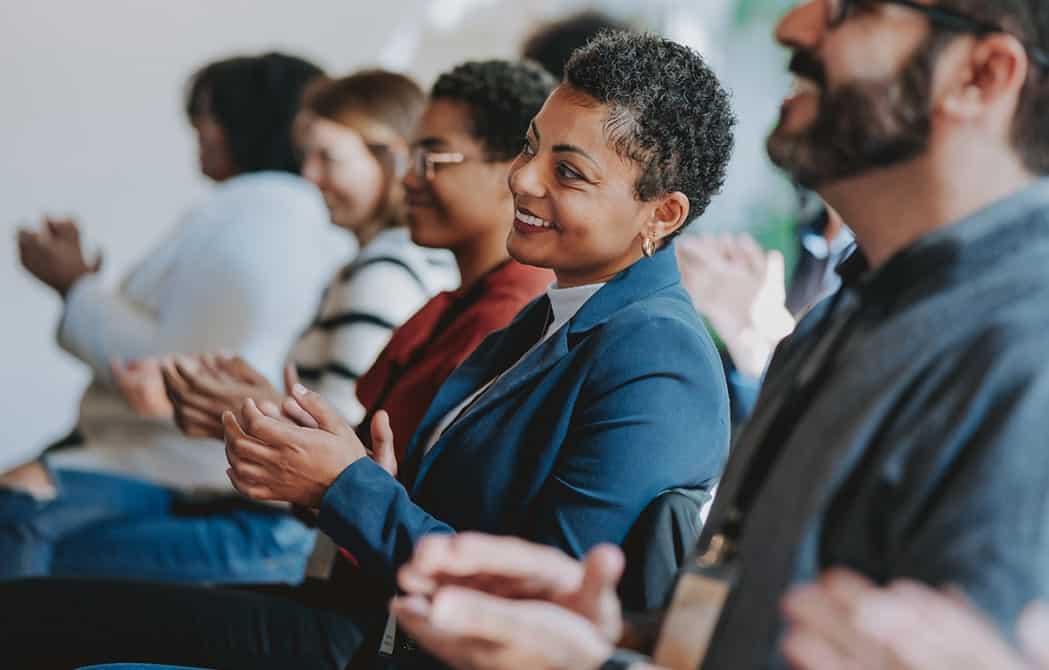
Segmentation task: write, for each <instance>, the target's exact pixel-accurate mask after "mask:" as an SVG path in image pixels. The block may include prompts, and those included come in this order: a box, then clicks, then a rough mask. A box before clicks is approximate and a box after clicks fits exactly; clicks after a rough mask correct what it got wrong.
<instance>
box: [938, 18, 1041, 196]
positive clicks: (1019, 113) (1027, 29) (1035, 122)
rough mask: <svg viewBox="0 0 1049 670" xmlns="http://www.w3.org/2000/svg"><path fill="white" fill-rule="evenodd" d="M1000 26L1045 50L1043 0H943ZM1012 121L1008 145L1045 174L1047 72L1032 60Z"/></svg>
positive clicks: (1027, 162)
mask: <svg viewBox="0 0 1049 670" xmlns="http://www.w3.org/2000/svg"><path fill="white" fill-rule="evenodd" d="M942 4H944V6H947V7H949V8H951V9H954V10H957V11H959V12H962V13H964V14H965V15H966V16H971V17H973V18H975V19H980V20H982V21H984V22H986V23H990V24H993V25H997V26H1001V27H1002V28H1003V29H1004V30H1007V31H1009V32H1010V33H1012V34H1013V35H1015V36H1017V37H1018V38H1020V40H1021V41H1023V42H1024V43H1025V44H1027V45H1029V46H1037V47H1041V48H1042V49H1049V3H1047V2H1045V0H994V1H993V2H987V0H947V1H946V2H944V3H942ZM1029 60H1030V67H1029V70H1028V73H1027V82H1026V83H1025V84H1024V87H1023V91H1022V92H1021V93H1020V102H1019V105H1018V106H1017V109H1016V116H1015V117H1014V118H1013V128H1012V141H1013V148H1014V149H1015V150H1016V152H1017V154H1018V155H1019V156H1020V159H1021V160H1022V161H1023V164H1024V167H1026V168H1027V169H1028V170H1030V171H1031V172H1033V173H1035V174H1039V175H1044V174H1049V123H1047V122H1046V119H1049V68H1047V67H1046V66H1044V65H1039V64H1038V63H1037V62H1035V61H1034V60H1033V59H1029Z"/></svg>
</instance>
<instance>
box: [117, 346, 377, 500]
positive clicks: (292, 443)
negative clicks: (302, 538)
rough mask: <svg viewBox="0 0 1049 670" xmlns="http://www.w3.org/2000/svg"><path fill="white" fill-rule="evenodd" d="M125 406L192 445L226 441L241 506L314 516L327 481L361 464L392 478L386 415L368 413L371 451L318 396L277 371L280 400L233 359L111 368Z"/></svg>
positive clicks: (289, 371)
mask: <svg viewBox="0 0 1049 670" xmlns="http://www.w3.org/2000/svg"><path fill="white" fill-rule="evenodd" d="M111 369H112V373H113V378H114V381H115V383H116V385H117V387H118V388H119V389H120V391H121V392H122V393H123V395H124V397H125V399H126V400H127V402H128V404H129V405H130V406H131V407H132V408H133V409H135V411H136V412H137V413H138V414H140V415H142V416H147V417H154V418H162V417H173V418H174V420H175V423H176V424H177V425H178V427H179V429H180V430H181V431H182V432H183V433H184V434H186V435H187V436H189V437H211V438H216V439H223V440H225V444H226V458H227V460H228V461H229V464H230V467H229V469H228V470H227V475H228V476H229V478H230V481H231V482H232V483H233V486H234V487H235V488H236V489H237V490H238V491H239V492H240V493H241V494H243V495H245V496H247V497H248V498H251V499H254V500H260V501H282V502H289V503H292V504H295V505H300V506H303V507H309V508H316V507H318V506H319V505H320V501H321V499H322V498H323V496H324V493H325V492H326V491H327V490H328V487H329V486H331V483H332V482H333V481H335V479H336V478H337V477H338V476H339V474H340V473H342V471H343V470H344V469H346V468H347V467H348V466H349V465H351V464H352V463H354V462H355V461H357V460H358V459H360V458H365V457H370V458H373V459H374V460H375V461H376V462H377V463H378V464H379V465H380V466H381V467H382V468H383V469H384V470H386V471H387V472H388V473H390V475H391V476H396V475H397V458H396V455H395V452H394V439H393V433H392V430H391V428H390V419H389V415H388V414H387V413H386V412H385V411H380V412H377V413H376V414H375V416H374V417H373V419H372V423H371V437H372V450H371V451H368V450H367V449H366V448H365V446H364V444H363V443H362V442H361V440H360V439H359V438H358V437H357V433H356V432H355V431H354V429H353V428H352V427H351V426H350V425H349V424H348V423H347V422H346V421H345V419H343V418H342V416H341V415H340V414H339V412H338V411H337V410H336V409H335V408H333V407H332V406H331V405H330V404H329V403H328V402H327V401H326V400H325V399H324V398H323V397H321V395H320V394H318V393H316V392H313V391H309V390H307V389H306V388H305V387H304V386H302V384H301V383H299V378H298V375H297V374H296V372H295V368H294V366H293V365H288V366H287V367H286V368H285V371H284V382H285V385H286V388H287V389H288V391H289V393H290V394H291V396H290V397H285V396H284V395H283V394H281V393H280V392H279V391H277V389H275V388H274V387H273V385H272V384H270V382H269V381H268V380H267V379H266V377H265V376H263V375H262V374H261V373H259V372H258V371H257V370H255V369H254V368H252V367H251V365H250V364H248V363H247V362H246V361H244V360H243V359H242V358H240V357H238V356H225V355H211V354H206V355H198V356H179V355H176V356H170V357H166V358H164V359H144V360H141V361H135V362H131V363H123V362H120V361H114V362H112V364H111Z"/></svg>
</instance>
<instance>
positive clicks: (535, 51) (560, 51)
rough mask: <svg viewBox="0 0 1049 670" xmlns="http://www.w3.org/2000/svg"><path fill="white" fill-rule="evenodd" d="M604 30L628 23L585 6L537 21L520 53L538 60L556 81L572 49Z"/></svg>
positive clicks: (622, 26)
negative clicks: (537, 25) (577, 11)
mask: <svg viewBox="0 0 1049 670" xmlns="http://www.w3.org/2000/svg"><path fill="white" fill-rule="evenodd" d="M606 30H630V27H629V26H628V25H627V24H625V23H623V22H622V21H618V20H616V19H614V18H612V17H611V16H608V15H607V14H603V13H601V12H598V11H595V10H592V9H591V10H586V11H583V12H580V13H578V14H573V15H571V16H568V17H566V18H563V19H560V20H558V21H553V22H551V23H547V24H544V25H541V26H540V27H539V28H537V29H536V31H535V32H533V33H532V34H531V35H529V36H528V38H527V39H526V40H525V43H524V46H523V47H522V48H521V55H522V56H524V57H525V58H527V59H529V60H534V61H535V62H537V63H539V64H540V65H542V66H543V67H544V68H546V71H547V72H549V73H550V74H552V75H554V76H555V77H557V79H558V81H560V80H561V79H563V78H564V76H565V63H567V62H568V59H569V58H570V57H571V56H572V52H573V51H575V50H576V49H578V48H579V47H581V46H583V45H584V44H586V43H587V42H589V41H590V40H592V39H594V38H595V37H597V36H598V35H600V34H601V33H603V32H605V31H606Z"/></svg>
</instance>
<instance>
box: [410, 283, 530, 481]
mask: <svg viewBox="0 0 1049 670" xmlns="http://www.w3.org/2000/svg"><path fill="white" fill-rule="evenodd" d="M549 305H550V303H549V300H548V299H547V298H546V296H545V295H544V296H541V297H540V298H538V299H536V300H534V301H533V302H532V303H531V304H529V305H528V306H527V307H525V308H524V309H523V310H521V313H520V314H518V315H517V316H516V317H515V318H514V320H513V321H512V322H511V323H510V325H509V326H507V327H506V328H505V329H504V330H501V331H498V332H496V333H493V334H492V335H490V336H489V338H488V339H486V340H485V341H484V342H482V343H481V345H480V346H479V347H478V348H477V349H476V350H475V351H474V353H473V354H471V355H470V356H469V357H467V359H466V360H465V361H463V363H462V365H460V366H459V367H458V368H456V370H455V371H454V372H452V374H451V375H450V376H449V377H448V379H447V380H446V381H445V382H444V384H442V385H441V388H440V390H439V391H438V392H437V395H436V396H435V397H434V399H433V402H431V403H430V407H429V409H427V410H426V415H425V416H424V417H423V420H422V421H421V422H420V423H419V427H418V428H417V429H416V431H415V435H413V436H412V442H411V444H410V445H409V446H408V450H407V451H406V452H405V458H404V461H405V462H404V464H403V472H404V479H403V481H404V483H405V484H406V485H409V486H410V485H411V483H412V482H413V481H414V480H415V479H416V478H417V474H416V473H415V472H413V470H414V468H416V467H418V466H420V464H421V461H422V460H423V458H424V456H425V454H423V453H422V450H423V449H424V448H425V446H426V444H427V443H428V442H429V441H430V437H431V436H432V434H433V431H434V429H436V428H437V425H438V424H439V423H440V422H441V420H442V419H444V417H445V416H447V415H448V413H449V412H451V411H452V410H454V409H455V408H456V407H458V406H459V405H460V404H461V403H462V402H463V401H464V400H466V398H468V397H469V396H470V394H471V393H473V392H474V391H476V390H477V389H479V388H481V387H482V386H484V385H485V384H487V383H488V382H489V381H490V380H492V379H493V378H495V377H496V375H498V374H500V373H501V372H503V371H504V370H506V369H507V368H508V367H510V366H511V365H513V364H514V362H515V361H517V360H518V359H520V358H521V356H522V355H523V354H524V353H525V352H526V351H528V348H529V347H531V346H532V345H533V344H535V341H536V339H537V338H538V336H539V330H540V329H541V328H542V325H543V323H544V322H545V319H546V315H547V313H548V311H549V309H550V307H549ZM435 446H436V445H435ZM431 453H432V450H431Z"/></svg>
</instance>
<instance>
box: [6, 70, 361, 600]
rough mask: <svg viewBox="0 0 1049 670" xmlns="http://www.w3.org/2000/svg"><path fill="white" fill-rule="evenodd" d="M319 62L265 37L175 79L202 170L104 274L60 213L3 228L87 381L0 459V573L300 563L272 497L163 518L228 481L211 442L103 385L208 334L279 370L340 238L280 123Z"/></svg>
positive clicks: (253, 574) (245, 574)
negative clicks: (128, 265)
mask: <svg viewBox="0 0 1049 670" xmlns="http://www.w3.org/2000/svg"><path fill="white" fill-rule="evenodd" d="M320 74H321V71H320V70H319V69H318V68H317V67H316V66H315V65H313V64H311V63H309V62H307V61H304V60H302V59H300V58H296V57H293V56H288V55H284V54H280V53H269V54H265V55H262V56H246V57H237V58H231V59H228V60H223V61H218V62H215V63H211V64H209V65H207V66H205V67H204V68H202V69H201V70H199V71H198V72H197V73H196V74H195V75H194V76H193V77H192V79H191V80H190V82H189V86H188V93H187V98H186V113H187V116H188V117H189V120H190V122H191V123H192V125H193V127H194V129H195V131H196V134H197V139H198V144H199V157H200V169H201V172H202V173H203V174H204V175H205V176H207V177H208V178H209V179H211V180H213V181H214V182H216V183H217V184H218V185H217V187H216V188H215V189H214V192H213V193H212V194H210V196H208V198H207V199H206V200H205V201H204V202H203V203H201V204H199V205H197V206H196V207H194V208H192V209H191V210H189V212H188V213H187V214H186V215H185V217H184V218H183V219H182V220H181V221H180V223H179V225H178V226H177V227H176V228H175V230H174V231H173V232H172V233H171V234H170V235H169V236H168V237H167V238H166V239H165V240H164V241H163V242H162V243H161V244H160V245H159V246H158V247H157V248H156V249H155V250H154V251H153V252H151V253H150V254H149V255H148V256H147V257H146V258H145V259H144V260H143V261H141V262H140V263H139V264H138V265H137V267H136V268H135V269H134V270H133V271H132V272H131V273H130V274H129V275H128V276H127V277H126V278H125V279H124V281H123V282H122V283H121V284H120V286H119V288H118V289H116V290H113V289H110V288H108V287H106V286H105V285H104V284H103V282H102V280H101V278H100V277H99V276H98V274H97V272H96V270H97V267H92V266H90V265H89V264H88V263H87V262H86V260H85V259H84V257H83V252H82V250H81V247H80V241H79V232H78V228H77V226H76V224H74V223H73V222H72V221H55V220H49V221H47V222H46V224H45V226H44V227H43V229H41V230H39V231H31V230H23V231H21V232H20V233H19V248H20V252H21V259H22V264H23V265H24V266H25V267H26V269H27V270H28V271H29V272H30V273H32V274H33V275H34V276H36V277H37V278H38V279H40V280H41V281H42V282H44V283H45V284H47V285H48V286H50V287H52V288H53V289H54V290H55V291H56V292H57V293H58V294H59V295H60V296H61V297H62V298H63V300H64V311H63V315H62V320H61V323H60V324H59V327H58V341H59V344H60V345H61V346H62V347H63V348H64V349H65V350H66V351H68V352H70V353H71V354H73V355H74V356H76V357H77V358H78V359H79V360H81V361H82V362H83V363H85V364H86V365H88V366H89V367H90V368H91V370H92V373H93V375H94V379H93V381H92V383H91V385H90V387H89V388H88V389H87V391H86V392H85V394H84V396H83V400H82V402H81V407H80V418H79V420H78V423H77V429H76V432H75V434H74V436H72V437H71V438H70V439H67V440H66V441H65V442H66V447H67V448H65V449H62V450H56V451H52V452H51V453H46V454H45V455H44V456H43V457H42V458H41V460H39V461H34V462H32V463H29V464H27V465H25V466H22V467H19V468H16V469H15V470H13V471H11V472H8V473H5V474H4V475H0V486H2V491H0V578H11V577H18V576H26V575H56V574H57V575H97V576H114V577H140V578H150V579H159V580H166V579H171V580H180V581H181V580H185V581H209V582H210V581H243V580H249V581H285V580H293V579H298V578H301V574H302V568H303V565H304V562H305V557H306V556H307V554H308V552H309V550H310V548H311V546H312V543H313V534H312V532H311V531H310V530H309V529H307V528H305V527H304V526H303V525H302V524H300V523H299V522H298V521H296V520H294V519H290V518H287V517H286V515H285V514H284V513H283V512H282V511H281V510H278V509H273V508H266V507H261V506H258V505H251V504H248V503H246V502H242V503H241V504H238V505H235V509H234V510H232V513H233V514H234V515H235V516H236V518H237V520H238V525H237V530H236V533H234V534H227V535H225V536H223V537H222V538H215V537H213V536H212V535H211V534H210V532H209V528H208V526H207V525H206V524H191V523H190V524H185V523H183V521H184V520H183V519H180V518H177V517H179V515H180V513H181V511H182V503H183V502H184V499H185V495H186V494H189V493H194V494H197V493H201V492H206V493H207V494H208V495H210V494H211V493H215V492H217V493H220V494H223V495H229V494H231V493H232V491H231V489H230V487H229V483H228V482H227V481H224V480H225V477H224V475H223V471H224V469H225V468H224V466H223V463H224V455H223V451H222V448H221V443H219V442H216V441H204V442H201V441H197V440H191V439H187V438H186V437H184V436H182V435H180V434H179V433H178V431H177V430H175V427H174V426H172V425H171V420H170V407H166V408H165V407H164V402H163V397H162V395H160V396H157V395H156V394H154V395H153V396H152V397H151V398H149V402H148V403H145V404H143V405H141V406H139V407H137V408H132V407H131V406H129V405H128V404H127V403H126V402H125V401H124V399H123V397H122V396H121V393H120V392H119V391H118V386H120V385H123V386H128V385H135V384H136V383H138V381H141V383H142V385H143V386H146V387H151V388H154V389H156V388H157V387H156V385H155V383H154V384H152V386H150V384H149V382H148V380H151V379H152V380H154V381H155V380H156V379H157V377H158V375H159V368H158V366H157V364H156V363H155V362H151V361H149V360H148V359H150V358H151V357H155V356H159V355H165V354H169V353H172V352H183V353H192V352H196V351H202V350H205V351H208V350H218V349H225V350H229V351H235V352H238V353H240V354H241V355H242V356H243V357H244V358H245V359H246V360H249V361H251V362H252V364H253V365H255V366H256V367H257V368H258V369H259V370H261V371H262V373H263V374H264V375H265V376H267V377H268V378H269V379H277V378H279V377H280V369H281V365H282V363H283V361H284V358H285V356H286V354H287V350H288V347H289V346H290V343H291V342H292V341H293V340H294V337H295V335H296V334H297V333H298V332H301V329H302V328H303V327H304V326H305V324H306V323H307V322H308V320H309V317H310V309H311V306H310V301H309V300H304V299H303V297H304V296H311V295H316V293H317V292H319V290H320V288H321V287H322V286H323V283H324V282H325V281H326V280H327V279H328V277H330V275H331V273H332V271H333V270H334V269H335V268H336V267H338V264H339V263H342V262H345V259H346V257H347V256H348V255H350V253H351V252H352V251H353V250H354V249H355V245H354V244H353V243H352V241H351V240H349V239H347V236H346V235H344V234H342V233H341V232H340V231H337V230H335V229H333V228H332V226H331V225H330V224H329V223H328V215H327V212H326V211H325V207H324V201H323V200H322V199H321V197H320V195H319V193H318V192H317V189H316V188H315V187H314V186H313V185H312V184H309V183H308V182H306V181H305V180H304V179H302V178H301V177H299V176H298V171H299V167H300V160H299V158H298V157H297V152H296V150H295V148H294V147H293V143H292V136H291V127H292V121H293V119H294V117H295V114H296V112H297V110H298V107H299V101H300V99H301V97H302V93H303V91H304V90H305V88H306V87H307V85H308V84H309V83H310V82H311V81H312V80H313V79H315V78H316V77H317V76H319V75H320ZM158 406H159V409H156V408H157V407H158ZM153 410H155V411H153ZM176 528H179V529H181V530H180V531H179V532H178V533H176V532H175V529H176Z"/></svg>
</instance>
